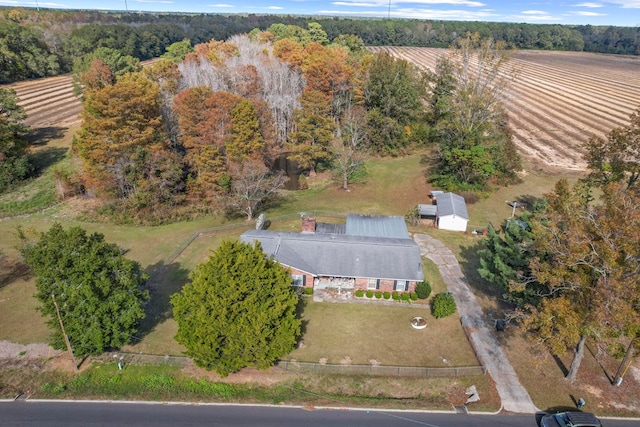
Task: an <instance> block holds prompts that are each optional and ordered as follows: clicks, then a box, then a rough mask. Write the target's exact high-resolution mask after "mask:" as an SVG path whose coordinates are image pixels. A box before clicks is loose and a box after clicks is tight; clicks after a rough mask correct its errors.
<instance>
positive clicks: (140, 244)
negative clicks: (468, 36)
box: [0, 153, 575, 394]
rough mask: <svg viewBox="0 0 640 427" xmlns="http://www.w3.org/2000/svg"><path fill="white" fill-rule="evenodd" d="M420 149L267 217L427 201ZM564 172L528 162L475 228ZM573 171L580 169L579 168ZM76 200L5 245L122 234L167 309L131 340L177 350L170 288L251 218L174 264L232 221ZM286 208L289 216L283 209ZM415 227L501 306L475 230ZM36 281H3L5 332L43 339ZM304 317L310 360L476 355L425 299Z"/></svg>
mask: <svg viewBox="0 0 640 427" xmlns="http://www.w3.org/2000/svg"><path fill="white" fill-rule="evenodd" d="M422 154H423V153H416V154H414V155H411V156H408V157H404V158H387V159H375V160H371V161H369V162H368V175H367V176H366V178H365V179H364V180H363V181H361V182H358V183H356V184H354V185H353V186H352V188H351V191H349V192H346V191H343V190H342V189H340V188H339V185H337V184H335V183H333V182H332V181H330V180H329V179H328V178H327V176H326V175H320V176H319V177H317V178H315V179H310V180H309V181H310V182H309V183H310V189H309V190H305V191H299V192H295V193H290V194H289V195H288V196H287V198H286V199H285V200H284V201H283V202H282V203H280V204H279V205H278V206H276V207H273V208H272V209H270V210H269V211H267V212H266V214H267V220H270V221H272V223H271V229H278V230H286V231H299V226H300V218H299V215H297V214H299V213H300V212H306V213H313V212H314V211H323V212H337V213H340V214H346V213H349V212H354V213H370V214H387V215H404V214H405V213H406V212H407V210H408V209H409V208H410V207H411V206H413V205H416V204H418V203H429V199H428V197H427V194H428V192H429V191H430V189H431V187H430V186H429V185H428V184H427V180H426V178H425V176H424V166H423V165H422V164H421V163H420V160H421V155H422ZM560 177H561V176H560V175H553V174H551V175H549V174H546V173H544V172H541V171H535V170H534V171H532V172H529V175H528V176H527V177H526V178H525V181H524V182H523V183H522V184H519V185H515V186H510V187H506V188H503V189H500V190H498V191H497V192H495V193H492V194H490V195H489V196H488V197H486V198H484V199H481V200H479V201H478V202H476V203H474V204H470V205H469V206H468V209H469V213H470V216H471V221H470V224H469V229H470V230H471V229H472V228H481V227H486V225H487V224H488V223H489V222H492V223H493V224H494V225H499V224H501V222H502V221H503V220H504V219H506V218H508V217H510V215H511V208H510V207H509V206H508V205H506V203H505V200H511V199H516V198H518V197H522V196H527V197H529V198H533V197H540V196H542V195H543V194H544V193H546V192H548V191H550V190H551V189H552V188H553V185H554V184H555V182H556V181H557V180H558V179H559V178H560ZM569 178H572V179H575V178H574V177H572V176H569ZM69 205H70V203H69V202H65V203H61V204H58V205H56V206H54V207H52V208H49V209H47V210H46V211H44V212H40V213H37V214H31V215H27V216H23V217H15V218H10V219H5V220H3V221H0V236H2V238H1V239H0V250H2V251H3V252H4V253H5V254H7V255H9V256H11V257H13V258H15V259H16V260H17V259H19V256H18V253H17V250H16V245H17V244H18V240H17V238H16V236H15V230H16V227H17V226H18V225H20V226H22V227H23V228H24V229H33V230H35V231H46V230H47V229H48V228H49V227H50V226H51V225H52V224H53V223H54V222H60V223H62V225H63V226H65V227H70V226H74V225H78V226H81V227H83V228H85V229H87V231H89V232H94V231H95V232H100V233H103V234H104V235H105V238H106V240H107V241H109V242H114V243H117V244H118V245H119V246H121V247H122V248H124V249H125V250H126V251H127V253H126V255H127V256H128V257H130V258H132V259H135V260H137V261H138V262H140V263H141V264H142V266H143V268H145V269H146V270H147V271H148V272H149V273H153V272H156V276H157V277H159V280H158V289H157V291H156V294H155V296H154V297H155V298H157V299H158V300H157V301H156V302H158V306H159V307H160V309H162V310H163V311H162V312H160V313H155V315H158V316H159V317H158V318H157V319H152V320H153V321H151V322H150V323H149V324H148V325H147V326H148V328H147V329H146V330H145V331H143V333H141V334H140V336H139V337H136V338H135V339H133V341H132V346H130V347H128V349H130V350H131V351H135V352H144V353H146V352H148V353H155V354H180V353H181V352H182V351H184V349H183V348H182V347H181V346H179V345H178V344H177V343H176V342H175V341H174V339H173V336H174V335H175V333H176V331H177V325H176V323H175V322H174V321H173V320H172V319H171V317H170V306H169V305H168V298H169V296H170V295H171V294H172V293H173V292H176V291H178V290H179V289H180V288H181V287H182V285H183V284H184V283H186V282H187V280H188V274H189V272H190V271H192V269H193V268H194V267H195V265H197V264H199V263H201V262H203V261H205V260H206V259H207V258H208V256H209V254H210V251H211V250H213V249H215V248H216V247H217V245H218V244H219V242H220V241H221V240H222V239H224V238H236V237H237V236H238V235H239V234H241V232H242V231H244V229H246V228H247V227H250V226H252V224H247V223H246V222H244V221H243V220H239V221H237V224H238V225H239V228H236V229H232V230H226V231H223V232H222V231H221V232H219V233H203V234H202V235H199V236H197V237H196V238H195V239H194V240H193V241H192V242H191V243H190V244H189V245H188V246H186V249H184V250H183V251H182V252H181V253H180V254H179V256H178V257H177V258H175V259H174V260H172V262H171V263H169V264H168V265H167V259H168V258H169V257H170V256H171V255H172V254H176V253H177V251H180V250H181V249H183V248H185V244H186V242H188V241H189V240H191V238H192V235H193V233H195V232H198V231H202V230H209V229H211V228H213V227H216V226H220V225H228V224H229V223H228V222H227V221H226V220H225V219H224V218H221V217H215V218H214V217H211V218H201V219H199V220H195V221H188V222H179V223H174V224H168V225H163V226H156V227H143V226H122V225H113V224H101V223H90V222H81V221H77V220H75V219H74V215H73V214H72V212H71V213H70V211H69ZM287 215H289V216H288V217H285V218H284V219H278V218H279V217H282V216H287ZM319 220H325V221H327V222H342V221H343V220H342V219H341V218H339V217H337V218H336V217H332V216H327V217H326V218H325V217H322V216H321V215H319ZM243 227H244V228H243ZM412 232H424V233H429V234H432V235H434V236H435V237H436V238H438V239H440V240H442V241H443V242H444V243H445V244H446V245H447V246H448V247H449V248H450V249H451V250H452V251H453V252H454V253H455V254H456V256H457V257H458V259H459V261H460V263H461V266H462V268H463V271H464V273H465V274H466V275H467V276H468V279H469V282H470V284H471V286H472V287H473V288H474V291H475V292H476V295H477V296H478V297H479V301H480V304H481V305H482V307H483V308H484V309H485V311H494V310H495V311H499V310H500V309H502V308H504V307H502V306H501V305H500V304H499V303H498V302H497V299H496V296H497V295H498V293H497V292H496V290H495V289H492V288H491V287H490V286H488V285H487V284H486V283H484V282H483V281H482V280H480V279H479V277H478V276H477V272H476V269H477V265H478V260H477V255H476V251H477V248H478V247H479V246H478V245H479V244H480V240H481V237H479V236H475V235H472V234H470V233H467V234H465V233H456V232H445V231H441V230H436V229H434V228H432V227H428V226H419V227H416V228H415V229H414V228H412ZM424 270H425V277H426V278H427V279H428V280H429V281H430V283H431V284H432V287H433V293H432V295H433V294H435V293H437V292H442V291H445V289H446V284H445V283H444V282H443V281H442V278H441V277H440V275H439V273H438V272H437V267H436V266H435V265H434V264H433V263H431V262H430V261H429V260H424ZM158 272H159V273H162V274H159V273H158ZM34 290H35V288H34V286H33V278H32V277H27V276H24V277H21V278H20V279H18V278H12V279H11V280H9V281H8V282H6V283H3V286H2V288H0V339H8V340H11V341H15V342H21V343H27V342H42V341H45V340H46V338H47V336H48V331H47V329H46V327H45V325H44V321H43V319H42V318H41V317H40V315H39V313H38V312H37V311H36V310H35V309H34V308H35V306H36V303H35V300H34V299H33V297H32V295H33V292H34ZM336 310H337V311H336ZM416 314H418V315H421V316H423V317H426V318H427V319H428V322H429V326H428V327H427V329H425V330H421V331H418V330H414V329H412V328H411V327H410V325H409V319H410V318H411V317H413V316H414V315H416ZM304 320H305V321H306V322H307V323H306V326H305V335H304V336H303V337H302V341H303V342H304V346H303V347H302V348H298V349H296V350H295V351H294V352H293V353H292V354H291V355H290V356H289V357H290V358H295V359H298V360H306V361H318V360H319V359H320V358H327V359H328V363H340V361H342V360H343V359H346V358H347V356H348V357H349V358H350V360H351V363H354V364H355V363H362V364H369V363H371V362H370V361H371V360H376V361H377V362H379V363H381V364H385V365H386V364H390V365H405V366H413V365H418V366H420V365H426V366H449V365H448V364H450V366H462V365H474V364H476V363H477V362H476V361H475V357H474V355H473V352H472V351H471V349H470V348H469V345H468V342H467V340H466V337H464V334H463V332H462V330H461V329H460V325H459V319H458V317H457V315H453V316H451V317H449V318H446V319H440V320H437V321H436V320H435V319H433V318H432V317H431V316H430V314H429V311H428V309H427V308H418V307H412V306H406V307H391V308H390V309H389V308H388V307H381V306H368V305H359V304H358V305H356V304H352V305H349V304H328V303H324V304H322V303H318V304H309V305H308V307H307V308H306V309H305V312H304ZM423 338H424V339H423ZM511 344H512V345H514V346H517V347H519V348H521V351H522V354H524V355H526V354H528V353H527V351H528V350H527V349H528V347H527V346H526V345H525V344H523V343H516V342H515V341H514V342H512V343H511ZM443 359H444V360H446V362H444V361H443ZM512 363H514V366H515V367H516V370H517V371H518V372H520V370H523V372H525V371H526V370H527V369H528V367H527V365H528V364H530V363H531V358H527V357H521V358H520V359H518V360H513V361H512ZM559 377H561V376H559ZM485 394H486V392H485Z"/></svg>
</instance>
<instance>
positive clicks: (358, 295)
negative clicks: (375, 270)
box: [356, 289, 364, 298]
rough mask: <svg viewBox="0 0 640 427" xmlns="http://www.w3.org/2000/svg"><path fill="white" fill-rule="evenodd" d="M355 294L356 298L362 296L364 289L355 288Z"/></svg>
mask: <svg viewBox="0 0 640 427" xmlns="http://www.w3.org/2000/svg"><path fill="white" fill-rule="evenodd" d="M356 296H357V297H358V298H362V297H363V296H364V290H363V289H356Z"/></svg>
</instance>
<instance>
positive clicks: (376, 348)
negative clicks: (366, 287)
mask: <svg viewBox="0 0 640 427" xmlns="http://www.w3.org/2000/svg"><path fill="white" fill-rule="evenodd" d="M305 302H306V305H305V307H304V311H303V318H302V320H303V329H304V334H303V337H302V339H303V344H302V345H301V346H299V348H298V349H296V350H294V351H293V352H292V353H291V354H289V356H288V357H287V359H289V360H298V361H301V362H319V361H320V360H321V359H323V360H324V361H325V362H326V363H330V364H340V363H349V364H354V365H369V364H371V363H374V362H372V361H375V363H379V364H381V365H392V366H396V365H399V366H429V367H448V366H476V365H477V364H478V362H477V360H476V358H475V355H474V353H473V349H472V348H471V346H470V345H469V343H468V342H467V339H466V337H465V335H464V332H463V331H462V329H461V328H460V321H459V320H458V319H457V317H456V316H450V317H446V318H443V319H435V318H434V317H432V316H431V313H430V310H429V308H428V307H425V306H418V305H410V304H402V305H400V306H397V307H390V306H380V305H374V304H335V303H325V302H312V301H311V300H310V299H307V300H306V301H305ZM414 316H422V317H424V318H425V319H426V320H427V324H428V326H427V328H426V329H423V330H416V329H413V328H412V327H411V325H410V324H409V320H410V319H411V318H412V317H414ZM435 343H437V345H435Z"/></svg>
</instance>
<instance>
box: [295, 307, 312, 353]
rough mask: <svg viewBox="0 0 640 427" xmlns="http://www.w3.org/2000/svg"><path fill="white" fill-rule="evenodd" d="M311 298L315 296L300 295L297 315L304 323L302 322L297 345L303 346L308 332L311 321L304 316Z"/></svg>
mask: <svg viewBox="0 0 640 427" xmlns="http://www.w3.org/2000/svg"><path fill="white" fill-rule="evenodd" d="M309 298H313V297H311V296H304V295H300V296H299V297H298V304H297V305H296V316H297V317H298V319H301V320H302V323H301V324H300V337H299V338H298V342H296V347H300V346H301V344H302V342H303V341H302V340H303V338H304V335H305V333H306V332H307V324H308V323H309V321H308V320H306V319H305V318H304V309H305V307H306V306H307V304H309Z"/></svg>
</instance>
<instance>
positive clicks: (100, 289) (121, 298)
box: [19, 224, 149, 357]
mask: <svg viewBox="0 0 640 427" xmlns="http://www.w3.org/2000/svg"><path fill="white" fill-rule="evenodd" d="M19 235H20V237H21V239H22V241H23V244H24V246H23V248H22V255H23V256H24V259H25V262H26V263H27V265H29V267H30V268H31V270H32V271H33V273H34V275H35V276H36V289H37V293H36V295H35V296H36V299H37V300H38V301H39V302H40V307H39V309H40V311H41V312H42V315H43V316H45V317H48V320H47V324H48V325H49V326H50V327H51V329H52V331H53V333H52V335H51V339H50V340H51V341H50V343H51V345H52V346H53V347H54V348H57V349H64V348H65V341H64V337H63V335H62V331H61V329H60V324H59V322H58V318H57V316H56V308H55V305H54V299H55V302H56V303H57V305H58V307H59V312H60V318H61V319H62V322H63V324H64V328H65V331H66V333H67V336H68V337H69V341H70V343H71V346H72V348H73V351H74V353H75V355H76V356H78V357H82V356H85V355H89V354H100V353H102V352H104V351H106V350H110V349H117V348H120V347H122V346H123V345H125V344H127V343H128V342H129V340H130V338H131V336H132V335H133V334H135V332H136V330H137V325H138V321H139V320H140V319H142V318H143V317H144V310H143V308H142V305H143V303H144V302H145V301H147V300H148V298H149V296H148V292H147V291H146V290H145V289H144V285H145V283H146V281H147V278H148V276H147V274H146V273H144V271H143V270H142V268H141V267H140V264H138V263H137V262H135V261H131V260H129V259H127V258H125V257H124V256H123V255H122V249H120V248H119V247H118V246H117V245H116V244H113V243H107V242H105V241H104V236H103V235H102V234H99V233H93V234H91V235H87V233H86V231H85V230H83V229H82V228H80V227H72V228H70V229H68V230H64V229H63V228H62V226H61V225H60V224H54V225H53V226H52V227H51V229H50V230H49V231H47V232H46V233H41V234H40V238H39V240H38V241H37V242H31V241H29V239H28V238H27V236H26V235H25V234H24V233H23V232H22V230H19ZM52 296H53V298H52Z"/></svg>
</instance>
